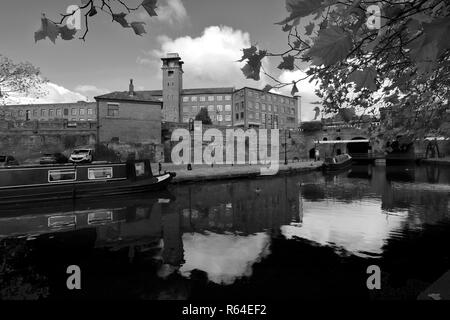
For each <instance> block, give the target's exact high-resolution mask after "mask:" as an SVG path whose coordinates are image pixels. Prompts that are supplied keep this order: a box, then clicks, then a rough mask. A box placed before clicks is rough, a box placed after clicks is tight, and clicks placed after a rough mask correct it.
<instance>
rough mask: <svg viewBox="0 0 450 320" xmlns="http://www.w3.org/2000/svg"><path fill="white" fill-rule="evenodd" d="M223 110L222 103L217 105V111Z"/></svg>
mask: <svg viewBox="0 0 450 320" xmlns="http://www.w3.org/2000/svg"><path fill="white" fill-rule="evenodd" d="M222 111H223V106H222V105H221V104H218V105H217V112H222Z"/></svg>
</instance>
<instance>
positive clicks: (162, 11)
mask: <svg viewBox="0 0 450 320" xmlns="http://www.w3.org/2000/svg"><path fill="white" fill-rule="evenodd" d="M155 11H156V13H157V16H156V17H150V16H149V15H148V13H147V12H144V11H141V12H140V13H139V14H138V16H139V18H140V19H141V20H145V21H147V22H153V21H155V20H156V21H158V22H167V23H169V24H175V23H182V22H184V21H186V20H187V19H188V14H187V11H186V8H185V7H184V5H183V3H182V2H181V0H166V1H165V4H163V5H158V7H157V8H156V10H155Z"/></svg>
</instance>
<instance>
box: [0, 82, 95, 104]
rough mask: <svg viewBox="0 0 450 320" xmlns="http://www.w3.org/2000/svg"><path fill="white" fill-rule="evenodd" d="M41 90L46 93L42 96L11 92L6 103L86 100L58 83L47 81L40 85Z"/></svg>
mask: <svg viewBox="0 0 450 320" xmlns="http://www.w3.org/2000/svg"><path fill="white" fill-rule="evenodd" d="M42 90H43V91H44V92H45V93H46V94H45V95H44V96H42V97H39V98H36V97H32V96H21V95H17V94H11V95H10V96H9V97H8V98H7V99H6V101H5V103H6V104H37V103H64V102H77V101H81V100H82V101H86V100H87V98H86V96H84V95H82V94H80V93H78V92H74V91H71V90H68V89H66V88H64V87H62V86H60V85H57V84H55V83H52V82H49V83H47V84H45V85H43V86H42Z"/></svg>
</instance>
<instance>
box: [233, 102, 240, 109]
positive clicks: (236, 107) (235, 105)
mask: <svg viewBox="0 0 450 320" xmlns="http://www.w3.org/2000/svg"><path fill="white" fill-rule="evenodd" d="M234 108H235V110H236V111H237V110H238V109H239V102H238V103H235V104H234Z"/></svg>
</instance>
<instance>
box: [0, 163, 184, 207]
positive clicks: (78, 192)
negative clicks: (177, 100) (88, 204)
mask: <svg viewBox="0 0 450 320" xmlns="http://www.w3.org/2000/svg"><path fill="white" fill-rule="evenodd" d="M173 177H175V173H173V172H165V173H163V174H159V175H153V173H152V170H151V166H150V161H149V160H130V161H127V162H119V163H109V162H106V161H98V162H93V163H88V164H74V163H71V164H61V165H33V166H14V167H7V168H0V205H4V204H16V203H22V202H32V201H52V200H65V199H77V198H86V197H100V196H117V195H123V194H130V193H137V192H145V191H152V190H160V189H163V188H165V187H166V186H167V185H168V184H169V183H170V181H171V180H172V179H173ZM0 214H1V210H0Z"/></svg>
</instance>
